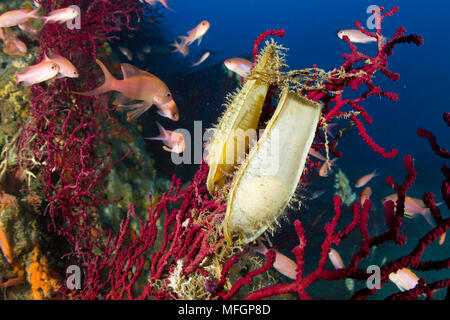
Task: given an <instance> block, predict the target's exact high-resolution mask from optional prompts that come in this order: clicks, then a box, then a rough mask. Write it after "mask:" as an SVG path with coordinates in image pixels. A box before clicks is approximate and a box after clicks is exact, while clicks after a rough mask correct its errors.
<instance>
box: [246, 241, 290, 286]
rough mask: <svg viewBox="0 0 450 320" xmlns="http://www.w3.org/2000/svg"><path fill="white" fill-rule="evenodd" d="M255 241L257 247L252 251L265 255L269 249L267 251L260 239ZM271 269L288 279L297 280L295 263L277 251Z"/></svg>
mask: <svg viewBox="0 0 450 320" xmlns="http://www.w3.org/2000/svg"><path fill="white" fill-rule="evenodd" d="M256 241H257V242H258V245H257V246H256V247H252V249H253V250H255V251H256V252H258V253H260V254H264V255H265V254H266V253H267V251H269V249H267V247H266V246H265V245H264V243H262V241H261V240H260V239H257V240H256ZM273 267H274V268H275V269H276V270H277V271H278V272H280V273H281V274H283V275H285V276H286V277H288V278H290V279H294V280H295V279H296V278H297V270H296V269H297V263H295V261H293V260H292V259H290V258H288V257H286V256H285V255H284V254H282V253H280V252H278V251H277V250H275V262H274V264H273Z"/></svg>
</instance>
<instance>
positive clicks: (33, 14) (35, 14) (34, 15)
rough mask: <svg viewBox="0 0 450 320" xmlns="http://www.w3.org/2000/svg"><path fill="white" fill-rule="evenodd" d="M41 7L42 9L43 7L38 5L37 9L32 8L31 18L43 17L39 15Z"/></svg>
mask: <svg viewBox="0 0 450 320" xmlns="http://www.w3.org/2000/svg"><path fill="white" fill-rule="evenodd" d="M40 9H41V7H37V8H36V9H33V10H31V11H30V18H35V19H41V18H42V17H41V16H39V15H38V12H39V10H40Z"/></svg>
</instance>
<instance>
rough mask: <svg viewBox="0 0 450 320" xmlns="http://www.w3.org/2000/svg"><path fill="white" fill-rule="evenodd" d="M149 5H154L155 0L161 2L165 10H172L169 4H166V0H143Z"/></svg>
mask: <svg viewBox="0 0 450 320" xmlns="http://www.w3.org/2000/svg"><path fill="white" fill-rule="evenodd" d="M141 2H142V0H141ZM145 2H147V3H148V4H149V5H151V6H152V7H154V6H155V5H156V3H157V2H159V3H161V4H162V5H163V6H164V7H165V8H166V9H167V10H170V11H173V10H172V9H171V8H169V6H168V5H167V0H145Z"/></svg>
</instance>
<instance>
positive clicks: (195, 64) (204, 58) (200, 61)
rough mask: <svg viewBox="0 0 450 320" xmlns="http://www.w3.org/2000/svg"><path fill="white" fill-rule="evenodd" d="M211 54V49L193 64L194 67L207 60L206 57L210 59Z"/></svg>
mask: <svg viewBox="0 0 450 320" xmlns="http://www.w3.org/2000/svg"><path fill="white" fill-rule="evenodd" d="M209 55H210V53H209V51H206V52H205V53H204V54H203V55H202V57H201V58H200V59H199V60H198V61H197V62H195V63H193V64H192V66H193V67H197V66H199V65H200V64H201V63H203V61H205V60H206V59H208V57H209Z"/></svg>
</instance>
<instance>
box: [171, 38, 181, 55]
mask: <svg viewBox="0 0 450 320" xmlns="http://www.w3.org/2000/svg"><path fill="white" fill-rule="evenodd" d="M172 47H175V49H173V50H172V51H171V53H174V52H180V49H181V43H180V42H178V41H177V40H175V42H174V43H172Z"/></svg>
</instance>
